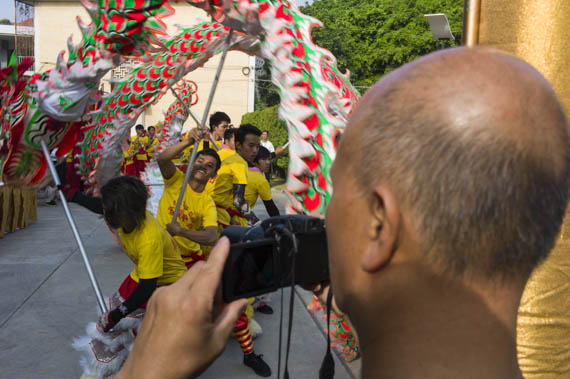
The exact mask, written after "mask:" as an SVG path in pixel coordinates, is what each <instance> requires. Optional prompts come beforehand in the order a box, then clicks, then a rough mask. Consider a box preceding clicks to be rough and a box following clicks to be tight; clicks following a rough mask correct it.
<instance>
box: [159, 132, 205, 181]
mask: <svg viewBox="0 0 570 379" xmlns="http://www.w3.org/2000/svg"><path fill="white" fill-rule="evenodd" d="M201 138H202V132H201V131H200V129H199V128H194V129H192V130H190V131H189V132H188V137H187V138H185V139H183V140H182V141H180V142H178V143H177V144H174V145H172V146H170V147H169V148H168V149H166V150H164V151H163V152H162V153H160V154H159V155H158V158H157V162H158V167H159V168H160V173H161V174H162V177H163V178H164V179H170V178H171V177H172V175H174V173H175V172H176V166H175V165H174V163H173V162H172V160H173V159H174V158H176V157H177V156H178V155H179V154H180V153H182V151H183V150H184V149H186V148H188V147H190V146H191V145H193V144H194V142H197V141H200V139H201Z"/></svg>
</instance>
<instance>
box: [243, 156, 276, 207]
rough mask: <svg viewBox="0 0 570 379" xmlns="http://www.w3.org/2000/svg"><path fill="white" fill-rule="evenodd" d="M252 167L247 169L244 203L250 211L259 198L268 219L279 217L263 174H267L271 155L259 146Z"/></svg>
mask: <svg viewBox="0 0 570 379" xmlns="http://www.w3.org/2000/svg"><path fill="white" fill-rule="evenodd" d="M253 163H254V165H253V166H251V165H250V166H249V167H248V171H247V185H246V186H245V201H247V204H248V205H249V208H250V209H253V207H255V203H256V202H257V198H258V197H261V200H263V205H265V209H266V210H267V213H268V214H269V216H270V217H274V216H279V209H277V206H276V205H275V203H274V202H273V199H272V197H271V187H270V186H269V182H268V181H267V178H266V177H265V175H264V174H266V173H268V172H269V169H270V165H271V153H270V152H269V150H267V149H266V148H265V147H263V146H260V147H259V152H258V153H257V156H256V157H255V160H254V162H253Z"/></svg>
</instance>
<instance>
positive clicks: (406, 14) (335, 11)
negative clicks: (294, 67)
mask: <svg viewBox="0 0 570 379" xmlns="http://www.w3.org/2000/svg"><path fill="white" fill-rule="evenodd" d="M301 10H302V11H303V13H305V14H307V15H310V16H312V17H315V18H317V19H319V20H321V21H322V22H323V24H324V27H322V28H315V29H313V32H312V36H313V41H314V42H315V43H316V44H317V45H319V46H321V47H324V48H326V49H329V50H330V51H331V52H332V53H333V54H334V55H335V56H336V58H337V60H338V65H339V68H340V69H341V70H346V69H348V70H350V72H351V81H352V83H353V84H354V85H356V86H358V87H363V88H359V90H361V92H364V90H363V89H365V88H367V87H369V86H371V85H372V84H374V83H375V82H376V81H377V80H378V79H379V78H380V77H382V75H384V74H386V73H388V72H390V71H392V70H394V69H396V68H397V67H399V66H401V65H403V64H405V63H407V62H410V61H412V60H414V59H416V58H418V57H420V56H422V55H426V54H428V53H430V52H432V51H435V50H437V49H439V48H440V44H439V42H438V41H435V40H434V39H433V37H432V34H431V31H430V28H429V24H428V22H427V20H426V18H425V16H424V14H429V13H445V14H446V15H447V18H448V19H449V24H450V26H451V31H452V32H453V34H454V36H455V41H451V42H449V43H448V45H449V46H455V45H456V44H458V42H459V41H460V40H461V30H462V22H463V0H369V1H362V0H315V1H314V2H313V3H312V4H311V5H308V6H305V7H302V8H301Z"/></svg>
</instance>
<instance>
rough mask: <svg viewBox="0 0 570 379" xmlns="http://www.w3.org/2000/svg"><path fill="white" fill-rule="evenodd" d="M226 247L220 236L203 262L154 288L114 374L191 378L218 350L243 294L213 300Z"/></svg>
mask: <svg viewBox="0 0 570 379" xmlns="http://www.w3.org/2000/svg"><path fill="white" fill-rule="evenodd" d="M229 250H230V244H229V241H228V239H227V238H225V237H224V238H222V239H221V240H220V241H219V242H218V244H217V245H216V247H215V248H214V249H213V250H212V253H211V254H210V257H209V259H208V261H207V262H198V263H196V264H195V265H194V266H193V267H192V268H191V269H190V270H189V271H188V272H186V274H184V275H183V276H182V277H181V278H180V279H178V281H177V282H175V283H174V284H172V285H170V286H168V287H163V288H159V289H157V290H156V291H155V293H154V295H153V296H152V297H151V299H150V301H149V303H148V307H147V311H146V314H145V317H144V320H143V324H142V327H141V329H140V332H139V334H138V335H137V338H136V339H135V344H134V347H133V350H132V351H131V353H130V355H129V358H128V359H127V361H126V363H125V365H124V366H123V368H122V369H121V371H120V372H119V374H118V375H117V376H116V378H122V379H124V378H140V377H146V378H170V379H175V378H189V377H190V378H194V377H196V376H197V375H199V374H200V373H201V372H202V371H204V370H205V369H206V368H207V367H208V366H209V365H210V364H211V363H212V362H213V361H214V359H215V358H216V357H218V356H219V355H220V354H221V353H222V351H223V350H224V348H225V347H226V344H227V341H228V339H229V337H230V335H231V334H232V331H233V329H234V327H235V323H236V321H237V318H238V316H239V314H240V313H241V312H242V310H243V309H244V307H245V306H246V305H247V300H246V299H241V300H237V301H234V302H232V303H230V304H227V305H226V306H225V307H223V308H221V307H219V305H220V304H219V303H218V302H216V299H221V296H220V292H219V291H217V290H218V289H219V285H220V280H221V277H222V271H223V268H224V263H225V262H226V259H227V256H228V253H229ZM216 294H217V295H218V296H216ZM218 310H221V312H219V313H218V312H217V311H218Z"/></svg>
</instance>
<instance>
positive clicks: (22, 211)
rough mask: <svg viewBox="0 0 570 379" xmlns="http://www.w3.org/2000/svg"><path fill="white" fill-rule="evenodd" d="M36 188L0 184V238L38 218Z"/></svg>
mask: <svg viewBox="0 0 570 379" xmlns="http://www.w3.org/2000/svg"><path fill="white" fill-rule="evenodd" d="M37 205H38V201H37V196H36V189H35V188H18V187H12V186H0V238H2V237H3V235H4V233H6V232H13V231H15V230H17V229H23V228H25V227H26V226H27V225H28V223H30V222H33V221H36V220H37V219H38V212H37Z"/></svg>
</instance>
